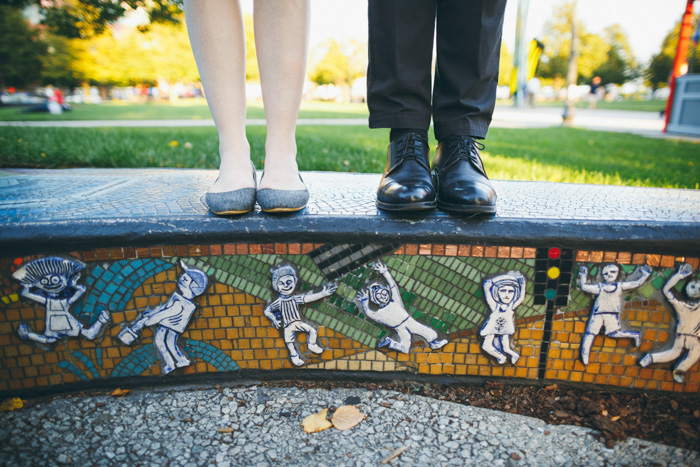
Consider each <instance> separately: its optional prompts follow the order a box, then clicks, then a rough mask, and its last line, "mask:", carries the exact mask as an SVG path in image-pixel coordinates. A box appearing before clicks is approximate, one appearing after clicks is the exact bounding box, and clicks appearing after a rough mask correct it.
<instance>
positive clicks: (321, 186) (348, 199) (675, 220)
mask: <svg viewBox="0 0 700 467" xmlns="http://www.w3.org/2000/svg"><path fill="white" fill-rule="evenodd" d="M260 175H261V174H260V173H258V177H260ZM303 177H304V180H305V181H306V183H307V184H308V186H309V188H310V190H311V201H310V202H309V205H308V207H307V209H305V210H304V211H302V212H300V213H296V214H290V215H267V214H264V213H261V212H260V211H259V210H256V211H255V212H252V213H249V214H246V215H243V216H238V217H228V218H223V217H218V216H215V215H213V214H211V213H209V212H208V210H207V207H206V204H205V203H204V194H205V192H206V190H207V189H208V188H209V187H210V186H211V185H212V183H213V182H214V180H215V178H216V171H214V170H191V169H65V170H33V169H3V170H0V250H6V249H12V252H13V253H14V252H15V251H17V252H19V250H21V252H23V253H25V254H27V253H30V252H32V251H37V252H39V251H49V250H54V249H60V248H61V247H65V246H68V245H70V244H72V245H75V242H76V241H78V242H80V245H81V246H83V247H88V246H101V247H105V246H111V245H114V246H120V245H123V244H125V243H127V242H128V243H129V244H130V245H138V244H157V243H163V242H166V243H201V242H205V241H220V242H226V243H234V242H237V241H257V242H261V241H315V242H323V241H325V240H326V239H327V238H328V235H336V236H337V235H339V234H340V235H342V238H344V239H347V241H348V242H352V241H362V242H368V241H369V242H399V243H406V242H421V241H424V242H433V243H435V242H439V243H465V244H468V243H472V244H474V243H476V244H492V245H500V244H509V245H518V244H546V245H556V244H562V243H566V244H567V245H568V246H572V245H578V246H579V247H586V248H601V249H605V248H606V245H609V242H617V246H616V248H618V249H619V248H620V247H622V245H621V244H620V242H623V243H624V245H625V248H628V249H629V250H639V251H646V250H651V249H652V247H653V250H654V251H673V250H675V251H678V250H679V247H680V249H682V250H683V251H685V252H686V253H687V254H697V253H698V252H700V191H697V190H680V189H665V188H639V187H622V186H608V185H581V184H567V183H547V182H526V181H499V180H496V181H494V182H493V184H494V186H495V188H496V191H497V193H498V197H499V198H498V213H497V214H496V215H495V216H476V217H471V218H470V217H464V216H457V215H451V214H448V213H444V212H441V211H435V212H431V213H427V214H412V215H405V214H402V215H392V214H387V213H384V212H381V211H379V210H378V209H377V208H376V206H375V204H374V194H375V191H376V188H377V185H378V183H379V179H380V175H379V174H348V173H328V172H325V173H324V172H306V173H304V174H303ZM679 242H681V243H679ZM74 247H75V246H74Z"/></svg>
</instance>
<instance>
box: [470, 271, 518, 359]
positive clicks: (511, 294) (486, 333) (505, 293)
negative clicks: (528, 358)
mask: <svg viewBox="0 0 700 467" xmlns="http://www.w3.org/2000/svg"><path fill="white" fill-rule="evenodd" d="M484 296H485V297H486V303H488V305H489V308H491V315H490V316H489V317H488V319H487V320H486V323H485V324H484V327H482V328H481V331H480V332H479V335H481V336H482V337H483V338H484V343H483V344H481V348H482V349H483V350H484V352H486V353H488V354H489V355H491V356H493V357H496V360H497V361H498V363H499V364H501V365H503V364H504V363H505V362H506V359H507V357H506V355H508V356H510V362H511V363H512V364H515V363H516V362H517V361H518V359H519V358H520V354H518V353H517V352H515V351H514V350H513V349H511V348H510V336H512V335H513V334H515V323H514V319H513V314H514V312H515V309H516V308H517V307H518V305H520V304H521V303H522V302H523V300H524V299H525V276H523V275H522V274H521V273H520V272H518V271H510V272H508V273H507V274H502V275H500V276H497V277H494V278H493V279H486V280H485V281H484Z"/></svg>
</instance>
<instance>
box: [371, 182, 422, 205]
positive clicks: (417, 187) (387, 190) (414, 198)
mask: <svg viewBox="0 0 700 467" xmlns="http://www.w3.org/2000/svg"><path fill="white" fill-rule="evenodd" d="M377 199H378V200H379V201H381V202H384V203H393V204H404V203H422V202H430V201H435V189H434V188H433V186H432V185H427V184H425V183H424V181H423V180H415V181H413V180H402V181H401V183H398V182H391V183H387V184H386V185H384V186H382V187H381V188H380V189H379V190H378V191H377Z"/></svg>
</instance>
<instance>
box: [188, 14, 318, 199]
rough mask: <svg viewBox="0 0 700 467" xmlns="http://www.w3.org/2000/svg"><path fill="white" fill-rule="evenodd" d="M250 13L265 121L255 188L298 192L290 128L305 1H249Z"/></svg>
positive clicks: (301, 74) (305, 29) (303, 47)
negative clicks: (261, 162)
mask: <svg viewBox="0 0 700 467" xmlns="http://www.w3.org/2000/svg"><path fill="white" fill-rule="evenodd" d="M195 1H203V0H195ZM207 1H209V0H207ZM253 16H254V24H255V45H256V49H257V54H258V67H259V68H260V84H261V86H262V95H263V104H264V106H265V118H266V120H267V139H266V141H265V177H263V179H262V180H261V183H260V188H274V189H278V190H303V189H304V185H303V183H302V182H301V180H299V176H298V175H297V174H298V166H297V162H296V155H297V145H296V139H295V129H296V123H297V116H298V114H299V106H300V105H301V95H302V92H303V90H304V78H305V76H306V58H307V50H308V43H309V2H308V0H285V1H282V2H281V1H278V0H255V9H254V15H253Z"/></svg>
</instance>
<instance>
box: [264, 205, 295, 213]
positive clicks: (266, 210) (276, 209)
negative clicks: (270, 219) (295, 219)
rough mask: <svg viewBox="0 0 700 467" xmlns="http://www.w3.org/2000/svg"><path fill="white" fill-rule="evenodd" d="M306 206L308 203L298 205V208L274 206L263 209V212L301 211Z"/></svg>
mask: <svg viewBox="0 0 700 467" xmlns="http://www.w3.org/2000/svg"><path fill="white" fill-rule="evenodd" d="M304 208H306V205H304V206H301V207H298V208H272V209H262V212H268V213H270V212H271V213H279V212H299V211H301V210H302V209H304Z"/></svg>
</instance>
